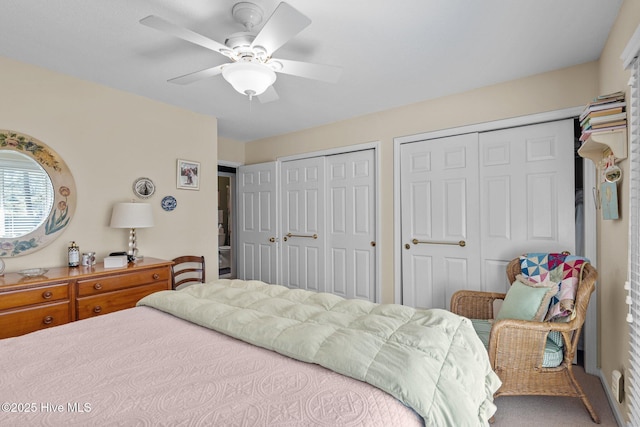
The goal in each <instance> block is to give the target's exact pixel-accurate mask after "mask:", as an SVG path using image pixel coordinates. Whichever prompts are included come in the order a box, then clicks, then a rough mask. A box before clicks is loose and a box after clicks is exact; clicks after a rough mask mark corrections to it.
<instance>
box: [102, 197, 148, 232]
mask: <svg viewBox="0 0 640 427" xmlns="http://www.w3.org/2000/svg"><path fill="white" fill-rule="evenodd" d="M110 227H111V228H146V227H153V213H152V211H151V205H150V204H148V203H117V204H116V205H115V206H114V207H113V212H112V213H111V225H110Z"/></svg>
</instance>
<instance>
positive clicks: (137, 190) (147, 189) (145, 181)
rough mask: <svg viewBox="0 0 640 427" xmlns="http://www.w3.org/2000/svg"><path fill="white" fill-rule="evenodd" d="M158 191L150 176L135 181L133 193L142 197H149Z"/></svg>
mask: <svg viewBox="0 0 640 427" xmlns="http://www.w3.org/2000/svg"><path fill="white" fill-rule="evenodd" d="M155 192H156V185H155V184H154V183H153V181H151V179H149V178H144V177H142V178H138V179H136V180H135V181H134V182H133V194H135V195H136V196H138V197H140V198H141V199H148V198H149V197H151V196H153V193H155Z"/></svg>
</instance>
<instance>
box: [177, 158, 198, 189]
mask: <svg viewBox="0 0 640 427" xmlns="http://www.w3.org/2000/svg"><path fill="white" fill-rule="evenodd" d="M176 175H177V184H176V186H177V188H182V189H184V190H199V189H200V163H199V162H192V161H191V160H182V159H178V167H177V172H176Z"/></svg>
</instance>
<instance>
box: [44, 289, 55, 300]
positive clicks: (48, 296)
mask: <svg viewBox="0 0 640 427" xmlns="http://www.w3.org/2000/svg"><path fill="white" fill-rule="evenodd" d="M52 296H53V293H52V292H51V291H44V292H43V293H42V298H44V299H49V298H51V297H52Z"/></svg>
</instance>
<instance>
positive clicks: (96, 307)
mask: <svg viewBox="0 0 640 427" xmlns="http://www.w3.org/2000/svg"><path fill="white" fill-rule="evenodd" d="M93 312H94V313H95V314H100V312H102V307H100V306H99V305H96V306H95V307H93Z"/></svg>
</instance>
